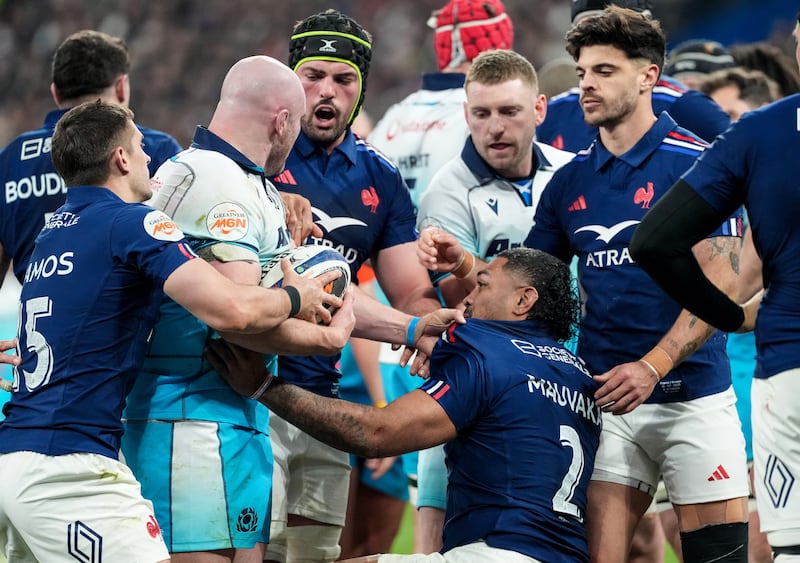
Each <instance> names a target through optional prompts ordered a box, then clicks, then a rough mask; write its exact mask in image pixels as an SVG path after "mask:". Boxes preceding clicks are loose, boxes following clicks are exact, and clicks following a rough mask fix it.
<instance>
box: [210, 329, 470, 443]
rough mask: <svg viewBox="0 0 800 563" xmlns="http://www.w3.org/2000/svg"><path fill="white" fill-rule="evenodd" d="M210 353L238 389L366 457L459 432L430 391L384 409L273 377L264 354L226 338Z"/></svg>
mask: <svg viewBox="0 0 800 563" xmlns="http://www.w3.org/2000/svg"><path fill="white" fill-rule="evenodd" d="M206 356H207V357H208V360H209V361H210V362H211V365H212V366H214V369H216V370H217V371H218V372H219V373H220V374H221V375H222V376H223V377H224V378H225V379H226V380H227V381H228V383H229V384H230V386H231V387H233V389H234V390H235V391H237V392H239V393H241V394H242V395H246V396H249V397H251V398H253V399H256V400H258V401H260V402H261V403H263V404H264V405H266V406H267V407H269V409H270V410H271V411H272V412H274V413H275V414H277V415H278V416H280V417H281V418H283V419H285V420H287V421H289V422H291V423H292V424H294V425H295V426H297V427H298V428H300V429H301V430H303V431H304V432H307V433H308V434H310V435H311V436H313V437H315V438H316V439H318V440H320V441H322V442H325V443H326V444H328V445H330V446H333V447H334V448H338V449H340V450H343V451H348V452H351V453H354V454H357V455H360V456H362V457H366V458H375V457H386V456H392V455H399V454H402V453H406V452H410V451H414V450H418V449H422V448H428V447H430V446H434V445H437V444H442V443H444V442H446V441H449V440H452V439H453V438H455V436H456V429H455V426H454V425H453V423H452V422H451V421H450V418H449V417H448V416H447V414H446V413H445V411H444V409H443V408H442V407H441V406H439V404H438V403H437V402H436V400H435V399H433V398H432V397H431V396H430V395H428V394H427V393H425V392H424V391H420V390H415V391H412V392H411V393H408V394H406V395H403V396H402V397H400V398H398V399H397V400H395V401H393V402H392V403H391V404H390V405H389V406H387V407H386V408H383V409H380V408H376V407H370V406H366V405H359V404H356V403H350V402H348V401H343V400H340V399H331V398H327V397H321V396H319V395H316V394H314V393H311V392H309V391H306V390H305V389H301V388H300V387H296V386H294V385H292V384H290V383H287V382H285V381H283V380H281V379H278V378H276V377H273V376H272V374H270V373H269V372H267V370H266V369H265V367H264V361H263V358H262V357H261V356H260V355H259V354H255V353H253V352H250V351H248V350H245V349H243V348H240V347H238V346H235V345H233V344H230V343H227V342H225V341H224V340H214V341H211V342H209V343H208V348H207V350H206Z"/></svg>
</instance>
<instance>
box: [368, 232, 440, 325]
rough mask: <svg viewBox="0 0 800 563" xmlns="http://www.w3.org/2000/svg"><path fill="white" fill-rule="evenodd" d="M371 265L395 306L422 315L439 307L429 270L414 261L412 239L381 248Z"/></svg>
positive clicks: (414, 251) (415, 258) (414, 248)
mask: <svg viewBox="0 0 800 563" xmlns="http://www.w3.org/2000/svg"><path fill="white" fill-rule="evenodd" d="M373 267H374V269H375V275H376V277H377V278H378V283H380V286H381V288H382V289H383V291H384V293H386V297H387V298H388V299H389V303H391V304H392V307H394V308H395V309H400V310H401V311H404V312H406V313H409V314H411V315H423V314H425V313H429V312H431V311H433V310H434V309H438V308H439V307H440V306H441V305H440V303H439V299H438V297H437V296H436V290H435V289H433V286H432V285H431V280H430V277H429V276H428V272H426V271H425V268H423V267H422V266H420V265H419V263H418V262H417V257H416V243H415V242H407V243H405V244H398V245H395V246H392V247H390V248H384V249H383V250H381V251H380V252H378V255H377V256H376V258H375V261H374V264H373ZM356 315H358V313H356Z"/></svg>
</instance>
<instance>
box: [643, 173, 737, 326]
mask: <svg viewBox="0 0 800 563" xmlns="http://www.w3.org/2000/svg"><path fill="white" fill-rule="evenodd" d="M730 211H732V210H730ZM728 215H729V211H728V210H717V209H715V208H713V207H712V206H711V205H709V204H708V203H707V202H706V201H705V200H704V199H703V198H701V197H700V196H699V195H698V194H697V192H695V191H694V190H693V189H692V188H691V187H690V186H689V185H688V184H686V183H685V182H684V181H682V180H679V181H678V182H677V183H676V184H675V185H673V186H672V188H670V190H669V191H668V192H667V193H666V194H664V197H662V198H661V199H660V200H659V201H658V203H656V205H655V206H654V207H653V208H652V209H651V210H650V211H649V212H648V213H647V215H645V217H644V219H643V220H642V222H641V223H640V224H639V226H638V227H637V228H636V232H635V233H634V235H633V239H632V240H631V244H630V252H631V255H632V256H633V259H634V260H636V262H637V263H638V264H639V266H640V267H641V268H642V269H644V270H645V271H646V272H647V273H648V274H650V276H651V277H652V278H653V279H654V280H655V281H656V282H657V283H658V284H659V285H660V286H661V287H662V288H663V289H664V291H666V292H667V294H669V295H670V296H671V297H672V298H673V299H675V300H676V301H677V302H678V303H680V304H681V305H682V306H683V307H685V308H686V309H688V310H690V311H692V312H693V313H694V314H696V315H697V316H698V317H700V318H701V319H703V320H704V321H706V322H707V323H709V324H711V325H713V326H715V327H717V328H719V329H720V330H724V331H728V332H732V331H735V330H736V329H738V328H739V327H740V326H741V325H742V323H743V322H744V311H743V309H742V307H740V306H739V305H738V304H737V303H735V302H734V301H733V300H732V299H731V298H730V297H728V295H727V294H726V293H725V292H724V291H722V290H721V289H720V288H718V287H716V286H715V285H714V283H713V282H712V281H711V280H709V278H708V277H706V275H705V274H704V272H703V270H702V269H701V267H700V264H699V263H698V261H697V258H696V257H695V255H694V254H693V253H692V250H691V249H692V246H693V245H694V244H695V243H697V242H698V241H699V240H701V239H703V238H704V237H705V236H707V235H708V233H709V232H711V231H712V230H713V229H714V227H716V226H717V225H719V224H720V223H722V222H723V221H724V220H725V218H726V217H727V216H728Z"/></svg>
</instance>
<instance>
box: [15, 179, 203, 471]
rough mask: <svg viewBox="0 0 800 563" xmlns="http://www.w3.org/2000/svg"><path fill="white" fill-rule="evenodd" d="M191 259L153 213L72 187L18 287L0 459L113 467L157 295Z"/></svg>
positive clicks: (165, 221)
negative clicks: (15, 356)
mask: <svg viewBox="0 0 800 563" xmlns="http://www.w3.org/2000/svg"><path fill="white" fill-rule="evenodd" d="M164 225H170V226H171V228H169V229H163V228H161V227H163V226H164ZM176 242H177V244H176ZM195 257H196V256H195V254H194V253H193V252H192V251H191V250H190V249H189V247H188V246H187V245H186V243H185V241H184V240H183V233H181V231H180V230H179V229H178V228H177V227H175V225H174V223H173V222H172V219H170V218H169V217H167V216H166V215H165V214H164V213H162V212H161V211H155V210H153V209H152V208H150V207H148V206H146V205H142V204H131V203H125V202H123V201H122V200H121V199H120V198H119V197H117V196H116V195H115V194H114V193H113V192H111V191H110V190H107V189H105V188H98V187H91V186H82V187H73V188H70V190H69V192H68V194H67V201H66V203H65V204H64V206H63V207H61V208H60V209H59V210H58V211H57V212H56V213H54V214H53V215H52V216H51V217H50V220H49V221H48V222H47V224H46V225H45V228H44V229H43V230H42V232H41V233H40V234H39V237H38V238H37V240H36V250H35V251H34V253H33V256H32V257H31V261H30V264H29V266H28V270H27V274H26V278H25V284H24V285H23V286H22V293H21V296H20V305H21V309H20V319H21V321H22V322H21V323H20V324H21V327H20V334H19V347H18V349H19V350H20V351H21V355H22V364H21V365H20V366H19V367H18V368H17V369H15V372H14V375H15V379H14V385H15V392H14V393H12V395H11V400H10V401H9V402H8V403H7V404H6V406H5V407H4V413H5V415H6V419H5V420H4V421H3V422H0V453H7V452H13V451H21V450H27V451H34V452H39V453H42V454H46V455H62V454H69V453H79V452H85V453H97V454H101V455H105V456H108V457H111V458H115V459H116V458H117V456H118V451H119V446H120V438H121V436H122V422H121V420H120V419H121V415H122V408H123V405H124V403H125V396H126V395H127V394H128V392H129V391H130V389H131V387H132V385H133V380H134V377H135V375H136V374H137V373H138V371H139V369H140V368H141V364H142V360H143V358H144V350H145V346H146V342H147V337H148V335H149V334H150V331H151V330H152V328H153V324H154V323H155V319H156V316H157V312H158V305H159V303H160V302H161V297H162V295H163V291H162V287H163V285H164V282H165V281H166V279H167V278H168V277H169V275H170V274H171V273H172V272H173V271H175V270H176V269H177V268H178V267H179V266H181V265H182V264H184V263H185V262H186V261H188V260H191V259H193V258H195Z"/></svg>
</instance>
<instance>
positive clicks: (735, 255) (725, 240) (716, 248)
mask: <svg viewBox="0 0 800 563" xmlns="http://www.w3.org/2000/svg"><path fill="white" fill-rule="evenodd" d="M708 243H709V245H708V260H709V261H712V260H714V259H716V258H717V257H718V256H723V257H727V259H728V260H729V261H730V264H731V270H732V271H733V272H734V273H735V274H736V275H739V253H740V252H741V248H742V242H741V240H740V239H738V238H736V237H714V238H711V239H708Z"/></svg>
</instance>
